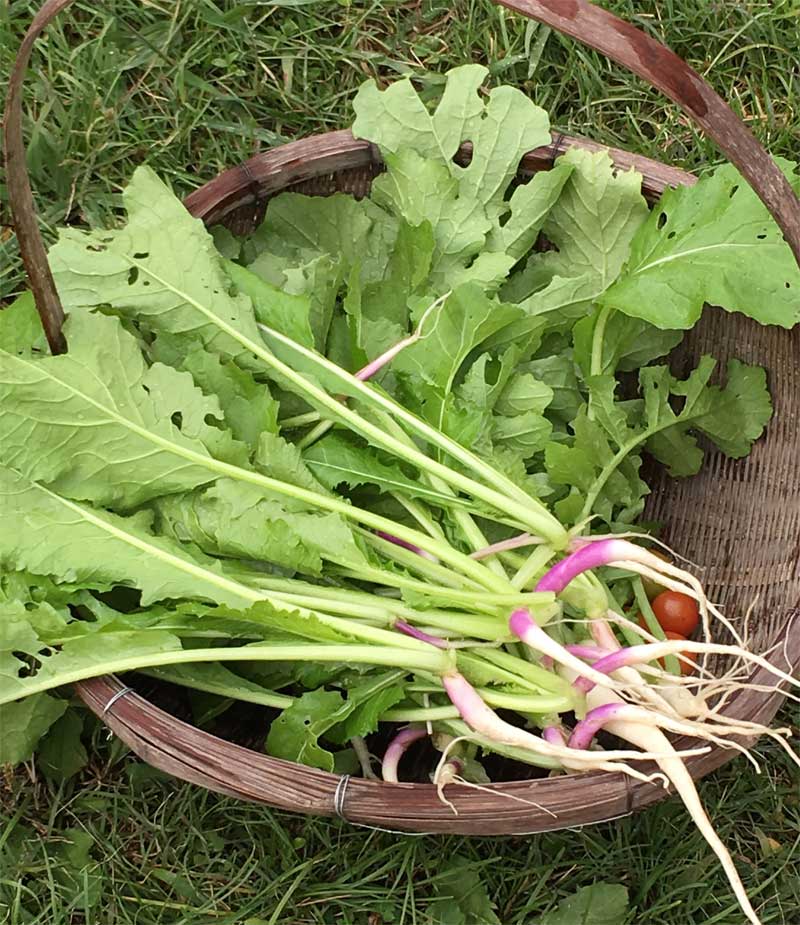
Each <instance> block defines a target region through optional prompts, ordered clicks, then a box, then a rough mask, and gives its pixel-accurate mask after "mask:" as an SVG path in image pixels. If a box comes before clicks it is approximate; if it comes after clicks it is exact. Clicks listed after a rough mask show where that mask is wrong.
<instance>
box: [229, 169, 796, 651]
mask: <svg viewBox="0 0 800 925" xmlns="http://www.w3.org/2000/svg"><path fill="white" fill-rule="evenodd" d="M362 162H363V165H362V166H356V167H349V168H345V169H338V170H335V171H329V170H326V167H325V158H324V157H323V158H320V160H319V162H318V163H317V164H316V165H315V167H314V168H313V170H312V171H311V173H312V174H313V175H311V176H309V173H308V172H307V173H306V176H307V177H308V179H304V180H302V181H301V182H292V179H291V177H290V176H287V179H286V183H285V185H282V183H281V175H280V172H279V173H278V174H277V175H275V174H273V175H272V176H271V178H270V183H269V186H270V193H269V194H266V195H265V194H262V195H260V197H259V198H258V200H257V201H256V202H252V201H251V203H250V204H248V205H244V206H240V207H238V208H236V209H234V210H232V211H230V212H229V213H228V214H225V215H224V216H223V217H222V218H221V221H222V223H223V224H225V225H226V226H227V227H229V228H230V229H231V230H232V231H234V232H236V233H239V234H246V233H248V232H249V231H251V230H252V229H253V228H254V227H255V226H256V225H257V224H258V223H260V221H261V220H262V219H263V216H264V213H265V211H266V207H267V203H268V201H269V199H270V198H271V196H272V195H275V194H276V193H277V192H280V191H285V190H291V191H293V192H300V193H305V194H307V195H314V196H326V195H331V194H332V193H334V192H344V193H349V194H352V195H354V196H356V197H363V196H365V195H367V194H368V193H369V189H370V186H371V183H372V180H373V178H374V177H375V176H376V175H377V174H378V173H379V171H380V167H379V166H378V165H376V164H375V163H374V162H373V161H371V160H369V158H368V157H366V156H364V157H362ZM537 168H541V163H540V162H539V161H538V160H537V161H536V162H535V164H534V167H533V169H537ZM287 173H290V172H288V171H287ZM525 173H528V174H529V173H530V170H528V171H525ZM658 185H659V183H658V182H657V181H656V182H655V183H652V184H651V183H649V181H648V178H647V177H646V180H645V194H646V195H648V198H649V199H651V200H653V199H655V198H657V187H658ZM704 353H710V354H712V355H713V356H714V357H715V358H716V359H717V361H718V367H717V375H718V376H719V375H720V374H722V375H723V376H724V370H725V366H726V363H727V361H728V359H730V358H737V359H740V360H742V361H743V362H745V363H748V364H757V365H760V366H763V367H764V368H765V369H766V370H767V378H768V384H769V389H770V392H771V394H772V400H773V405H774V416H773V419H772V421H771V422H770V424H769V426H768V428H767V431H766V434H765V435H764V436H763V437H762V438H761V439H760V440H759V441H757V443H756V445H755V446H754V448H753V451H752V453H751V455H750V456H749V457H747V458H746V459H743V460H732V459H729V458H728V457H726V456H724V455H723V454H722V453H720V452H719V451H717V450H716V449H715V448H714V447H713V446H711V445H710V444H703V442H702V439H701V440H700V443H701V445H702V446H703V447H704V449H705V450H706V457H705V462H704V466H703V469H702V470H701V472H700V474H699V475H696V476H694V477H691V478H683V479H673V478H671V477H670V476H669V475H668V474H667V473H666V470H665V469H664V467H662V466H660V465H659V464H655V463H653V462H652V461H648V459H647V457H646V456H645V463H644V471H643V475H644V478H645V480H646V481H647V482H648V484H649V485H650V487H651V490H652V493H651V495H650V496H649V498H648V500H647V505H646V509H645V514H644V518H645V519H646V520H648V521H655V522H658V523H660V524H661V526H662V530H661V533H660V536H661V538H662V539H663V540H664V541H665V542H667V543H669V544H670V545H671V546H672V547H673V548H675V549H676V550H677V551H678V552H680V553H681V554H682V555H684V556H686V557H687V558H689V559H691V560H692V561H693V562H695V563H698V564H700V565H701V567H702V572H700V573H699V577H700V578H701V580H702V581H703V583H704V585H705V587H706V590H707V592H708V594H709V597H710V598H711V599H712V600H714V601H715V602H717V603H719V604H721V605H722V606H723V608H724V610H725V613H726V615H727V616H728V617H729V618H730V619H731V622H732V623H733V624H734V625H736V626H737V628H738V629H740V630H741V628H742V626H743V622H744V615H745V613H746V611H747V609H748V608H749V607H750V606H751V605H752V604H753V603H754V601H755V602H756V603H755V606H754V607H753V609H752V612H751V614H750V617H749V621H748V627H749V634H750V635H749V639H750V645H751V647H752V648H753V649H754V650H755V651H763V649H764V648H766V646H767V645H768V644H769V643H770V642H771V641H773V640H774V635H775V632H776V630H777V629H778V628H779V627H780V626H781V625H782V624H783V622H784V621H785V619H786V616H787V614H788V613H789V611H790V610H791V609H792V608H793V607H794V606H795V605H796V604H797V602H798V600H800V363H799V362H798V360H799V359H800V329H795V330H794V331H791V332H790V331H785V330H783V329H780V328H775V327H762V326H761V325H759V324H757V323H756V322H754V321H751V320H750V319H748V318H745V317H744V316H742V315H736V314H729V313H727V312H725V311H721V310H719V309H710V308H707V309H706V311H705V312H704V315H703V318H702V319H701V321H700V322H699V323H698V324H697V325H696V327H695V328H694V329H693V330H691V331H690V332H688V334H687V336H686V338H685V339H684V341H683V343H682V344H681V345H680V346H679V347H678V348H677V349H676V350H675V351H673V353H672V354H671V355H670V357H669V364H670V366H671V368H672V371H673V373H674V374H675V375H677V376H680V377H681V378H684V377H685V376H686V375H688V373H689V372H690V371H691V370H692V369H693V368H694V367H695V366H696V364H697V362H698V360H699V358H700V357H701V356H702V355H703V354H704ZM717 636H718V638H719V639H720V640H722V639H723V638H724V633H722V634H720V633H718V634H717Z"/></svg>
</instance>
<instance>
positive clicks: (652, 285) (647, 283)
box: [602, 165, 800, 328]
mask: <svg viewBox="0 0 800 925" xmlns="http://www.w3.org/2000/svg"><path fill="white" fill-rule="evenodd" d="M785 169H787V170H788V167H787V168H785ZM792 179H793V180H794V184H795V186H797V187H798V188H800V180H799V179H798V178H797V177H796V176H795V177H793V178H792ZM602 301H603V302H604V304H606V305H609V306H611V307H612V308H616V309H619V310H620V311H623V312H625V314H627V315H632V316H633V317H635V318H643V319H644V320H645V321H649V322H650V323H651V324H654V325H655V326H656V327H659V328H690V327H691V326H692V325H693V324H694V323H695V322H696V321H697V319H698V318H699V317H700V312H701V311H702V308H703V305H704V304H705V303H706V302H709V303H711V304H712V305H719V306H722V307H723V308H725V309H727V310H728V311H731V312H741V313H742V314H745V315H749V316H750V317H751V318H755V319H756V320H757V321H759V322H760V323H761V324H777V325H781V326H782V327H785V328H788V327H791V326H792V325H794V324H797V322H798V321H800V269H799V268H798V266H797V261H796V260H795V258H794V256H793V254H792V251H791V249H790V248H789V245H788V244H787V243H786V242H785V241H784V239H783V235H782V234H781V230H780V228H778V226H777V225H776V224H775V222H774V221H773V219H772V218H771V216H770V215H769V213H768V212H767V209H766V207H765V206H764V204H763V203H762V202H761V200H760V199H759V198H758V196H757V195H756V194H755V192H754V191H753V189H752V188H751V187H750V186H749V185H748V184H747V183H746V182H745V180H744V179H743V178H742V177H741V176H740V175H739V173H738V172H737V171H736V169H735V168H734V167H732V166H729V165H726V166H723V167H719V168H717V169H716V170H715V171H714V173H712V174H711V175H710V176H708V177H704V178H703V179H702V180H700V181H699V182H698V183H697V184H696V185H695V186H691V187H679V188H678V189H669V190H667V191H666V192H665V193H664V195H663V196H662V197H661V200H660V201H659V203H658V206H657V207H656V208H654V209H653V212H652V214H651V216H650V219H649V220H648V222H647V224H646V225H644V226H643V227H642V228H641V230H640V231H639V233H638V234H637V235H636V237H635V238H634V240H633V243H632V249H631V256H630V260H629V262H628V266H627V269H626V271H625V273H624V274H623V275H622V277H621V278H620V279H619V280H618V281H617V282H616V283H615V284H614V286H613V287H612V288H611V289H609V291H608V292H607V293H606V294H605V296H604V297H603V300H602Z"/></svg>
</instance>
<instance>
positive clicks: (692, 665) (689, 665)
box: [658, 630, 697, 675]
mask: <svg viewBox="0 0 800 925" xmlns="http://www.w3.org/2000/svg"><path fill="white" fill-rule="evenodd" d="M664 635H665V636H666V637H667V639H679V640H681V641H683V642H685V641H686V637H685V636H682V635H681V634H680V633H673V632H672V630H664ZM680 654H681V655H685V656H686V657H687V658H688V659H690V661H688V662H684V661H683V660H682V659H678V664H679V665H680V666H681V674H683V675H686V674H694V673H695V671H696V670H697V664H696V662H695V661H694V659H692V656H691V654H690V653H689V652H681V653H680ZM658 661H659V664H660V665H661V667H662V668H663V667H664V659H663V658H660V659H659V660H658Z"/></svg>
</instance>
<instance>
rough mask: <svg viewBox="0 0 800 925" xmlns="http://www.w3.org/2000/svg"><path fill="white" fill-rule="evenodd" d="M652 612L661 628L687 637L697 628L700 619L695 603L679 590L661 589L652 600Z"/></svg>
mask: <svg viewBox="0 0 800 925" xmlns="http://www.w3.org/2000/svg"><path fill="white" fill-rule="evenodd" d="M652 606H653V613H654V614H655V615H656V620H658V622H659V624H660V625H661V628H662V629H663V630H664V632H665V633H666V632H667V631H668V630H669V631H670V632H673V633H679V634H680V635H681V636H684V637H686V638H688V637H689V636H691V635H692V633H693V632H694V631H695V629H697V624H698V623H699V621H700V611H699V610H698V609H697V604H696V603H695V602H694V601H693V600H692V598H690V597H689V596H688V595H687V594H681V593H680V592H679V591H662V592H661V594H659V595H658V597H657V598H655V599H654V600H653V604H652Z"/></svg>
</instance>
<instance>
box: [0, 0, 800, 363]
mask: <svg viewBox="0 0 800 925" xmlns="http://www.w3.org/2000/svg"><path fill="white" fill-rule="evenodd" d="M73 2H74V0H47V2H46V3H44V4H43V6H42V7H41V9H40V10H39V12H38V13H37V14H36V16H35V17H34V19H33V22H32V23H31V25H30V28H29V29H28V31H27V32H26V34H25V38H24V39H23V40H22V44H21V45H20V48H19V51H18V53H17V57H16V60H15V61H14V66H13V68H12V70H11V77H10V80H9V87H8V97H7V99H6V107H5V121H4V124H5V135H4V149H5V163H6V177H7V184H8V198H9V203H10V205H11V214H12V217H13V220H14V225H15V228H16V232H17V239H18V241H19V249H20V254H21V255H22V260H23V263H24V264H25V269H26V270H27V272H28V277H29V280H30V284H31V289H32V290H33V294H34V298H35V300H36V308H37V309H38V312H39V317H40V318H41V320H42V326H43V327H44V330H45V334H46V336H47V341H48V343H49V345H50V349H51V350H52V352H53V353H62V352H63V351H65V350H66V342H65V340H64V336H63V334H62V330H61V329H62V326H63V323H64V309H63V307H62V305H61V300H60V299H59V297H58V293H57V291H56V287H55V283H54V281H53V276H52V274H51V272H50V267H49V264H48V262H47V253H46V251H45V248H44V243H43V241H42V236H41V233H40V231H39V226H38V223H37V220H36V211H35V206H34V203H33V194H32V192H31V186H30V180H29V178H28V172H27V169H26V165H25V143H24V141H23V137H22V83H23V80H24V77H25V72H26V70H27V67H28V62H29V61H30V55H31V49H32V48H33V43H34V42H35V41H36V39H37V38H38V37H39V35H40V34H41V33H42V31H43V30H44V29H45V28H46V27H47V26H48V24H49V23H50V22H51V21H52V20H53V19H54V18H55V17H56V16H57V15H58V14H59V13H60V12H61V11H62V10H63V9H64V8H65V7H67V6H69V5H70V4H71V3H73ZM496 2H498V3H501V4H502V5H503V6H506V7H508V8H509V9H512V10H514V11H516V12H518V13H522V15H523V16H527V17H529V18H530V19H535V20H538V21H539V22H542V23H545V24H546V25H548V26H551V27H552V28H554V29H556V30H558V31H559V32H563V33H564V34H565V35H569V36H571V37H572V38H575V39H578V41H580V42H583V43H584V44H585V45H589V46H590V47H592V48H595V49H597V50H598V51H600V52H602V53H603V54H604V55H606V56H607V57H609V58H611V59H612V60H613V61H616V62H617V63H619V64H622V65H624V66H625V67H627V68H628V69H629V70H631V71H633V73H635V74H638V75H639V76H640V77H643V78H644V79H645V80H647V81H648V82H649V83H651V84H652V85H653V86H655V87H657V88H658V89H659V90H661V92H662V93H664V94H665V95H666V96H667V97H669V98H670V99H671V100H673V101H674V102H675V103H677V104H678V105H679V106H680V107H681V108H682V109H683V110H684V111H685V112H686V113H687V114H688V115H689V116H690V117H691V118H692V119H693V121H694V122H696V123H697V124H698V125H699V126H700V128H702V129H703V131H704V132H705V133H706V134H707V135H708V136H709V137H711V138H712V139H713V140H714V141H715V142H716V143H717V145H718V146H719V147H720V149H721V150H722V151H723V153H724V154H725V155H726V156H727V157H728V158H729V160H730V161H731V162H732V163H733V164H735V166H736V167H737V168H738V169H739V171H740V173H741V174H742V175H743V176H744V177H745V178H746V179H747V180H748V182H749V183H750V185H751V186H752V187H753V189H754V190H755V191H756V193H757V194H758V196H759V197H760V198H761V200H762V201H763V203H764V205H765V206H766V207H767V209H769V211H770V213H771V214H772V216H773V217H774V219H775V221H776V222H777V223H778V225H779V227H780V228H781V230H782V231H783V233H784V237H785V239H786V241H787V243H788V244H789V246H790V247H791V249H792V251H793V253H794V255H795V257H796V258H797V262H798V264H800V200H798V198H797V196H796V195H795V193H794V191H793V190H792V187H791V186H790V184H789V182H788V180H787V179H786V177H784V175H783V173H782V172H781V171H780V169H779V168H778V166H777V165H776V164H775V162H774V161H773V160H772V158H771V157H770V156H769V154H768V153H767V152H766V150H765V149H764V148H763V147H762V145H761V144H760V143H759V142H758V140H757V139H756V138H755V136H754V135H753V134H752V133H751V132H750V130H749V129H748V128H747V127H746V126H745V124H744V123H743V122H741V121H740V119H739V118H738V117H737V116H736V114H735V113H734V112H733V110H732V109H731V108H730V106H728V104H727V103H725V101H724V100H723V99H722V98H721V97H720V96H719V95H718V94H717V93H715V92H714V90H712V89H711V87H710V86H709V85H708V84H707V83H706V81H705V80H703V78H702V77H701V76H700V75H699V74H698V73H697V72H696V71H694V70H693V69H692V68H690V67H689V65H688V64H686V62H685V61H683V60H682V59H681V58H679V57H678V55H676V54H675V53H674V52H673V51H671V50H670V49H669V48H667V47H666V46H665V45H662V44H661V43H660V42H657V41H656V40H655V39H653V38H650V36H648V35H646V34H645V33H644V32H642V31H641V30H640V29H637V28H636V27H635V26H632V25H631V24H630V23H627V22H625V21H624V20H622V19H619V18H618V17H617V16H614V15H613V14H611V13H608V12H607V11H605V10H603V9H601V8H600V7H598V6H595V5H593V4H592V3H589V2H587V0H496Z"/></svg>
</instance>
